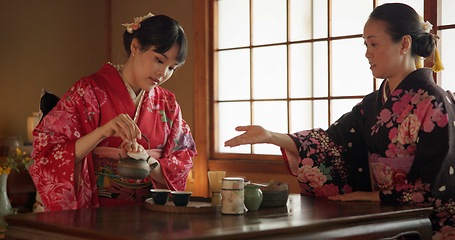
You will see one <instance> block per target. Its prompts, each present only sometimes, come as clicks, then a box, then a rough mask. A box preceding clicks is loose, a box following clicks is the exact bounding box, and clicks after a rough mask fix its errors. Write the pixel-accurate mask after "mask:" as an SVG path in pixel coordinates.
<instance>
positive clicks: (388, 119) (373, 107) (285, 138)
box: [225, 4, 455, 238]
mask: <svg viewBox="0 0 455 240" xmlns="http://www.w3.org/2000/svg"><path fill="white" fill-rule="evenodd" d="M430 30H431V24H430V23H428V22H423V21H422V20H420V18H419V16H418V14H417V13H416V12H415V11H414V9H412V8H411V7H409V6H407V5H404V4H384V5H381V6H379V7H377V8H375V10H374V11H373V12H372V13H371V15H370V17H369V19H368V21H367V22H366V24H365V27H364V33H363V37H364V39H365V45H366V54H365V56H366V57H367V59H368V61H369V63H370V66H371V67H370V68H371V71H372V73H373V75H374V77H376V78H382V79H384V81H383V82H382V85H381V87H380V89H379V90H378V91H375V92H373V93H371V94H369V95H367V96H366V97H365V98H364V99H363V100H362V101H361V102H360V103H359V104H357V105H356V106H355V107H354V108H353V109H352V111H351V112H349V113H346V114H345V115H343V116H342V117H341V118H340V119H338V120H337V121H336V122H335V123H334V124H332V125H331V126H330V127H329V128H328V129H327V130H325V131H324V130H322V129H312V130H307V131H301V132H297V133H294V134H289V135H287V134H280V133H275V132H270V131H267V130H265V129H264V128H262V127H260V126H243V127H237V128H236V130H238V131H245V132H244V133H243V134H241V135H240V136H237V137H235V138H233V139H231V140H228V141H226V143H225V145H226V146H231V147H234V146H237V145H240V144H255V143H269V144H275V145H277V146H280V147H281V149H282V154H283V158H284V160H285V164H286V166H287V168H288V169H289V171H290V172H291V174H293V175H294V176H296V177H297V178H298V181H299V183H300V187H301V192H302V194H303V195H308V196H315V197H329V199H332V200H339V201H356V200H367V201H382V202H388V203H393V204H413V205H422V206H433V207H434V214H433V215H432V216H431V220H432V224H433V229H434V233H435V235H434V237H435V238H439V237H442V236H444V235H445V236H450V235H452V236H453V234H454V233H455V228H454V225H455V217H454V214H455V174H454V168H455V106H454V103H455V99H454V97H453V94H452V93H450V92H446V91H444V90H443V89H441V87H439V86H438V85H436V84H435V82H434V80H433V77H432V73H433V72H432V71H431V70H430V69H425V68H419V69H417V67H416V64H415V63H416V60H420V57H428V56H431V55H432V54H433V53H434V52H435V41H436V36H434V35H432V34H431V33H430ZM370 166H371V168H370ZM370 171H371V173H372V176H373V180H374V182H373V189H372V184H371V181H370Z"/></svg>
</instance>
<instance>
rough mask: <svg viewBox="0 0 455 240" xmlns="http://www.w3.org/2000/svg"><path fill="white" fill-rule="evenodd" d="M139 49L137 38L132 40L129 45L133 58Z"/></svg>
mask: <svg viewBox="0 0 455 240" xmlns="http://www.w3.org/2000/svg"><path fill="white" fill-rule="evenodd" d="M140 49H141V47H140V44H139V41H138V40H137V38H135V39H133V41H131V44H130V50H131V55H132V56H133V57H134V55H135V54H137V52H138V51H139V50H140Z"/></svg>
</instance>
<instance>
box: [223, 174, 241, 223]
mask: <svg viewBox="0 0 455 240" xmlns="http://www.w3.org/2000/svg"><path fill="white" fill-rule="evenodd" d="M243 188H244V179H243V178H241V177H225V178H223V181H222V183H221V196H222V197H221V213H222V214H232V215H239V214H243V213H244V212H245V207H244V189H243Z"/></svg>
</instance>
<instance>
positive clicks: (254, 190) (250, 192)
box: [244, 184, 262, 211]
mask: <svg viewBox="0 0 455 240" xmlns="http://www.w3.org/2000/svg"><path fill="white" fill-rule="evenodd" d="M259 187H260V186H258V185H255V184H247V185H245V191H244V202H245V207H246V208H247V209H248V211H257V210H258V209H259V206H261V203H262V191H261V189H260V188H259Z"/></svg>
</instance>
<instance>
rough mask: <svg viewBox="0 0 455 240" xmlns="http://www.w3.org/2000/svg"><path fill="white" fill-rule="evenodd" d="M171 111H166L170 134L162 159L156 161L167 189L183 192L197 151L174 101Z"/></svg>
mask: <svg viewBox="0 0 455 240" xmlns="http://www.w3.org/2000/svg"><path fill="white" fill-rule="evenodd" d="M172 109H173V110H172V111H166V115H167V118H168V120H167V121H169V124H170V134H169V136H168V137H167V142H166V145H165V147H164V151H163V157H162V158H160V159H158V161H159V162H160V165H161V170H162V172H163V175H164V178H165V179H166V183H167V187H168V188H169V189H171V190H177V191H183V190H185V188H186V181H187V178H188V174H189V172H190V170H191V168H192V167H193V161H192V157H193V156H195V155H196V154H197V151H196V146H195V143H194V140H193V136H192V135H191V131H190V128H189V126H188V124H187V123H186V121H185V120H183V118H182V112H181V109H180V106H179V105H178V104H177V102H176V101H174V103H173V107H172ZM154 184H155V185H157V184H158V183H156V182H155V183H154Z"/></svg>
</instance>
